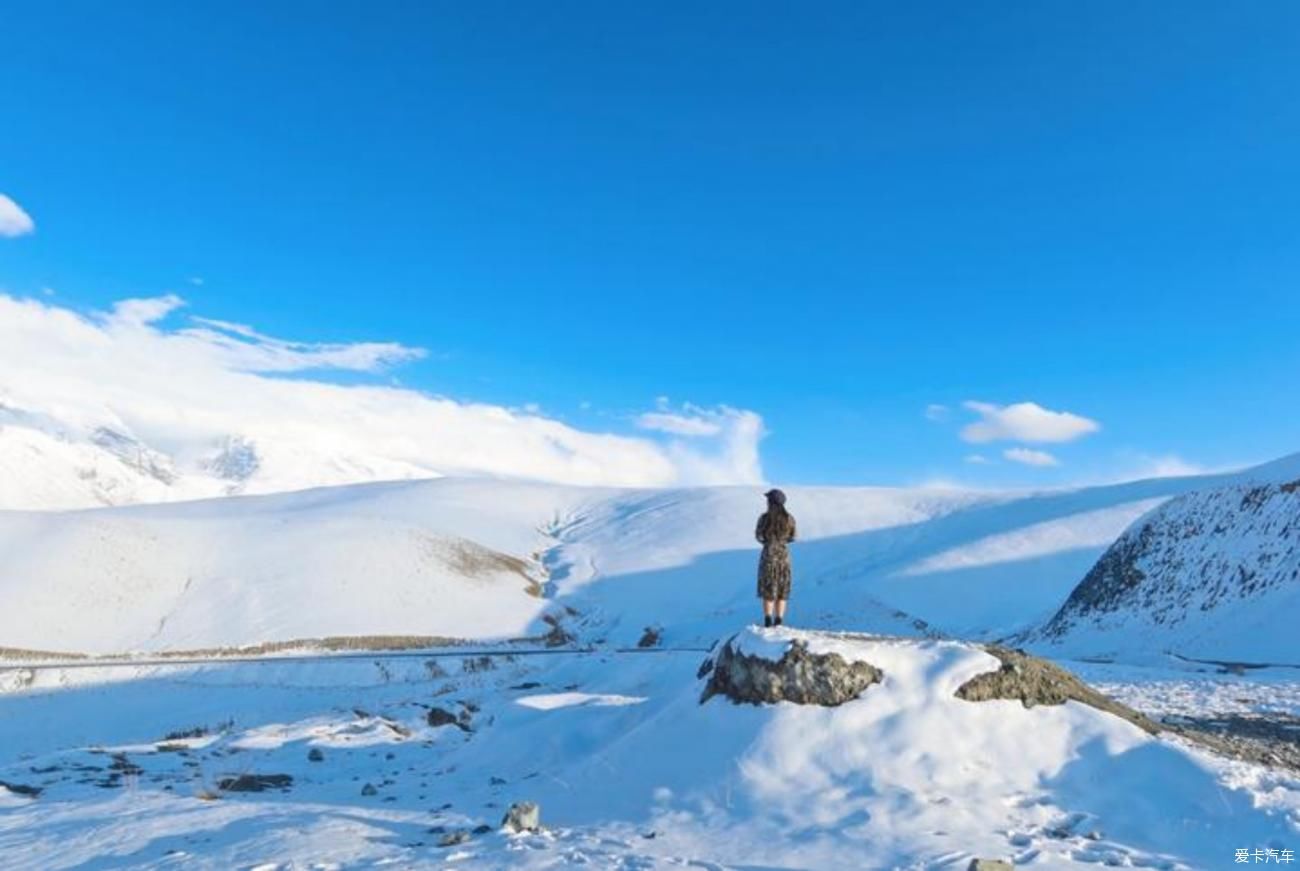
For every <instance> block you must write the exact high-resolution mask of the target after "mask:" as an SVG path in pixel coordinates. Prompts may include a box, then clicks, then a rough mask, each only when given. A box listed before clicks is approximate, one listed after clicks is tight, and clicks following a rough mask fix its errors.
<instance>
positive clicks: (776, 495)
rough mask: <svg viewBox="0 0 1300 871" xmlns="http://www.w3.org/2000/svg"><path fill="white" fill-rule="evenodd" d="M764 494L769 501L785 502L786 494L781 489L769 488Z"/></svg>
mask: <svg viewBox="0 0 1300 871" xmlns="http://www.w3.org/2000/svg"><path fill="white" fill-rule="evenodd" d="M763 495H764V496H766V497H767V501H768V502H775V503H776V504H777V505H784V504H785V494H784V493H782V492H781V491H780V490H768V491H767V492H766V493H764V494H763Z"/></svg>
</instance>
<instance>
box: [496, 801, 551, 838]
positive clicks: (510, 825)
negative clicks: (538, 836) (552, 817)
mask: <svg viewBox="0 0 1300 871" xmlns="http://www.w3.org/2000/svg"><path fill="white" fill-rule="evenodd" d="M501 827H502V828H504V829H506V830H507V831H511V832H536V831H539V830H540V829H541V828H542V809H541V808H540V807H538V806H537V803H536V802H532V801H517V802H515V803H514V804H512V805H510V809H509V810H507V811H506V815H505V817H504V818H503V819H502V820H501Z"/></svg>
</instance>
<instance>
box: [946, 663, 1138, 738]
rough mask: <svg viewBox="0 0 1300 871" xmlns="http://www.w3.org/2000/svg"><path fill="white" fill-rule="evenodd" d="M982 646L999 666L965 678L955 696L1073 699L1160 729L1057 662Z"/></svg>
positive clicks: (1027, 702)
mask: <svg viewBox="0 0 1300 871" xmlns="http://www.w3.org/2000/svg"><path fill="white" fill-rule="evenodd" d="M985 650H987V651H988V652H989V653H990V654H992V655H993V656H995V657H997V658H998V659H999V660H1001V661H1002V667H1001V668H999V669H998V670H997V671H989V672H985V673H984V674H980V675H976V676H975V677H973V678H971V679H970V680H968V681H966V683H964V684H962V685H961V686H960V687H959V688H958V689H957V694H956V695H957V698H959V699H964V700H966V701H968V702H984V701H988V700H989V699H1015V700H1019V701H1020V702H1021V703H1022V704H1023V705H1024V706H1025V707H1026V708H1032V707H1034V706H1035V705H1060V704H1064V703H1065V702H1066V701H1067V700H1073V701H1076V702H1082V703H1083V704H1085V705H1090V706H1092V707H1094V708H1097V709H1098V710H1101V711H1105V712H1107V713H1109V714H1114V715H1115V716H1117V717H1120V718H1121V719H1124V720H1127V721H1128V722H1130V723H1132V724H1133V725H1135V726H1137V727H1138V728H1139V729H1142V730H1144V731H1146V732H1149V733H1150V734H1152V735H1154V734H1156V733H1157V732H1159V731H1160V727H1159V726H1157V725H1156V724H1155V723H1153V722H1152V721H1151V720H1149V719H1147V718H1146V717H1144V716H1143V715H1142V714H1139V713H1138V712H1137V711H1135V710H1133V709H1132V708H1130V707H1127V706H1126V705H1121V704H1120V703H1119V702H1117V701H1115V700H1114V699H1111V698H1109V697H1108V696H1104V695H1102V694H1101V693H1099V692H1097V691H1096V690H1094V689H1092V688H1090V687H1088V686H1087V685H1086V684H1084V683H1083V681H1081V680H1079V679H1078V678H1077V677H1075V676H1074V675H1072V674H1070V673H1069V672H1068V671H1066V670H1065V669H1063V668H1061V667H1060V666H1058V665H1054V664H1052V663H1050V662H1048V661H1047V660H1045V659H1039V658H1038V657H1036V656H1030V655H1029V654H1027V653H1025V652H1024V651H1022V650H1014V649H1012V648H1009V647H999V646H997V645H989V646H988V647H986V648H985Z"/></svg>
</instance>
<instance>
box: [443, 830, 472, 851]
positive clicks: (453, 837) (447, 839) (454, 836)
mask: <svg viewBox="0 0 1300 871" xmlns="http://www.w3.org/2000/svg"><path fill="white" fill-rule="evenodd" d="M468 840H469V832H467V831H465V830H464V829H457V830H456V831H454V832H448V833H447V834H445V835H443V836H442V837H441V838H439V839H438V846H439V847H454V846H456V845H457V844H464V843H465V842H467V841H468Z"/></svg>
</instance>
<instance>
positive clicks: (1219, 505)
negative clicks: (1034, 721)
mask: <svg viewBox="0 0 1300 871" xmlns="http://www.w3.org/2000/svg"><path fill="white" fill-rule="evenodd" d="M1293 475H1294V476H1295V477H1292V476H1293ZM1298 623H1300V468H1297V467H1296V464H1294V463H1291V462H1281V463H1278V464H1273V465H1271V466H1266V467H1262V468H1261V469H1259V470H1256V471H1255V472H1254V473H1252V474H1250V475H1247V476H1244V477H1243V478H1242V479H1241V480H1240V481H1238V482H1236V483H1232V484H1229V485H1226V486H1219V487H1211V488H1207V489H1203V490H1197V491H1195V492H1192V493H1187V494H1185V495H1183V496H1180V497H1178V498H1176V499H1173V500H1171V501H1169V502H1167V503H1165V504H1164V505H1163V506H1161V507H1160V508H1159V509H1157V510H1155V511H1153V512H1152V513H1151V514H1150V515H1148V516H1146V517H1144V518H1143V519H1142V520H1141V521H1139V522H1138V523H1136V524H1135V525H1134V526H1133V527H1131V528H1130V529H1128V530H1127V531H1126V532H1125V533H1124V534H1123V535H1122V536H1121V537H1120V538H1119V540H1118V541H1116V542H1115V543H1114V544H1113V545H1112V546H1111V547H1110V548H1108V549H1107V551H1106V552H1105V553H1104V554H1103V555H1102V557H1101V558H1100V559H1099V560H1098V561H1097V563H1096V565H1094V566H1093V567H1092V569H1091V570H1090V571H1089V572H1088V574H1087V576H1085V577H1084V579H1083V580H1082V582H1081V583H1080V584H1079V586H1078V587H1077V588H1075V590H1074V591H1073V592H1072V593H1071V594H1070V597H1069V599H1068V600H1067V601H1066V602H1065V604H1064V605H1063V606H1062V607H1061V609H1060V610H1059V611H1058V612H1057V613H1056V614H1055V615H1054V616H1053V617H1052V619H1051V620H1050V621H1048V622H1047V623H1046V624H1045V625H1044V626H1043V627H1042V629H1041V630H1039V631H1037V632H1035V633H1033V634H1032V635H1031V636H1030V640H1032V641H1033V643H1034V644H1035V645H1036V646H1039V647H1041V648H1042V649H1043V650H1044V652H1049V653H1052V654H1054V655H1058V656H1059V655H1069V656H1094V657H1096V656H1105V657H1120V658H1133V657H1135V656H1142V655H1152V654H1160V653H1163V652H1172V653H1176V654H1179V655H1182V656H1186V657H1193V658H1200V659H1217V660H1232V661H1246V662H1285V663H1295V662H1297V661H1300V656H1298V655H1297V652H1296V651H1297V647H1296V644H1295V627H1296V625H1297V624H1298Z"/></svg>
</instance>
